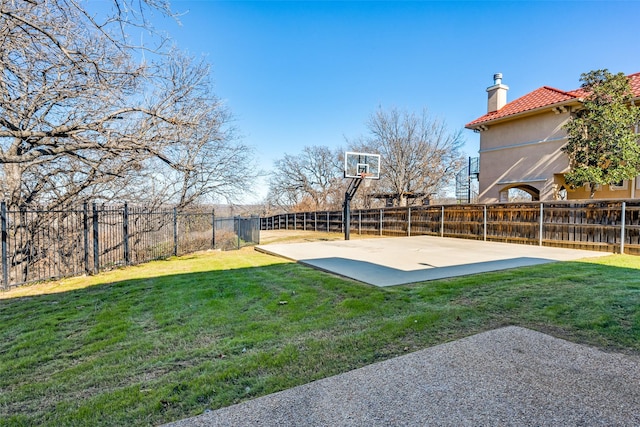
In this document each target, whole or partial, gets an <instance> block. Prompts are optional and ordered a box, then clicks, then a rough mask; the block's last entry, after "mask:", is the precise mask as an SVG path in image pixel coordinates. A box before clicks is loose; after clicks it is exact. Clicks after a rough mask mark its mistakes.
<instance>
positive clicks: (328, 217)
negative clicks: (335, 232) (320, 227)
mask: <svg viewBox="0 0 640 427" xmlns="http://www.w3.org/2000/svg"><path fill="white" fill-rule="evenodd" d="M329 225H330V224H329V211H327V233H328V232H329V228H330V227H329Z"/></svg>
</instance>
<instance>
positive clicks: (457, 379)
mask: <svg viewBox="0 0 640 427" xmlns="http://www.w3.org/2000/svg"><path fill="white" fill-rule="evenodd" d="M424 425H433V426H494V425H500V426H640V357H638V356H630V355H623V354H616V353H605V352H603V351H601V350H598V349H594V348H591V347H586V346H583V345H578V344H573V343H571V342H568V341H564V340H560V339H557V338H554V337H551V336H549V335H545V334H542V333H539V332H535V331H531V330H528V329H524V328H519V327H513V326H512V327H506V328H502V329H497V330H493V331H489V332H485V333H481V334H478V335H474V336H471V337H467V338H464V339H461V340H458V341H455V342H451V343H447V344H442V345H438V346H435V347H431V348H428V349H425V350H422V351H418V352H415V353H411V354H408V355H405V356H400V357H397V358H394V359H391V360H387V361H384V362H380V363H376V364H373V365H369V366H366V367H364V368H361V369H357V370H354V371H351V372H347V373H345V374H342V375H337V376H334V377H330V378H326V379H323V380H320V381H315V382H313V383H309V384H306V385H303V386H299V387H296V388H293V389H290V390H285V391H282V392H279V393H275V394H272V395H269V396H264V397H261V398H257V399H254V400H251V401H248V402H245V403H241V404H238V405H234V406H230V407H227V408H222V409H219V410H217V411H211V412H207V413H205V414H203V415H200V416H197V417H194V418H189V419H186V420H182V421H178V422H175V423H171V424H167V426H172V427H199V426H424Z"/></svg>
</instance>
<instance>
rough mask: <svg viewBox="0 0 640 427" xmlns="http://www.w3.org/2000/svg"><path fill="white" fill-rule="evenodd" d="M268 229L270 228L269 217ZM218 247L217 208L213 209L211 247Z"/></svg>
mask: <svg viewBox="0 0 640 427" xmlns="http://www.w3.org/2000/svg"><path fill="white" fill-rule="evenodd" d="M271 218H272V219H271V228H272V229H273V217H271ZM266 222H267V225H266V227H267V230H268V229H269V218H267V221H266ZM215 248H216V210H215V209H211V249H215Z"/></svg>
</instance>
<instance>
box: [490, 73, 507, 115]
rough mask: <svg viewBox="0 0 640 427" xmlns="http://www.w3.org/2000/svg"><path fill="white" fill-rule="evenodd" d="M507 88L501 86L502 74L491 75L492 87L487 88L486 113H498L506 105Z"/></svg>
mask: <svg viewBox="0 0 640 427" xmlns="http://www.w3.org/2000/svg"><path fill="white" fill-rule="evenodd" d="M508 90H509V86H507V85H503V84H502V73H496V74H494V75H493V86H489V87H488V88H487V92H488V94H489V97H488V99H487V113H493V112H494V111H498V110H499V109H501V108H502V107H504V106H505V105H506V104H507V91H508Z"/></svg>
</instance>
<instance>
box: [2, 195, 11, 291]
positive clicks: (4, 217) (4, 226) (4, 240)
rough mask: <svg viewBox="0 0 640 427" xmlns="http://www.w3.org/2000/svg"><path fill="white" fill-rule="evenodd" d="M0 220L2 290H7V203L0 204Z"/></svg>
mask: <svg viewBox="0 0 640 427" xmlns="http://www.w3.org/2000/svg"><path fill="white" fill-rule="evenodd" d="M0 220H1V221H2V289H4V290H5V291H6V290H7V289H9V269H8V265H9V263H8V261H7V238H8V236H7V203H6V202H2V204H0Z"/></svg>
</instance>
